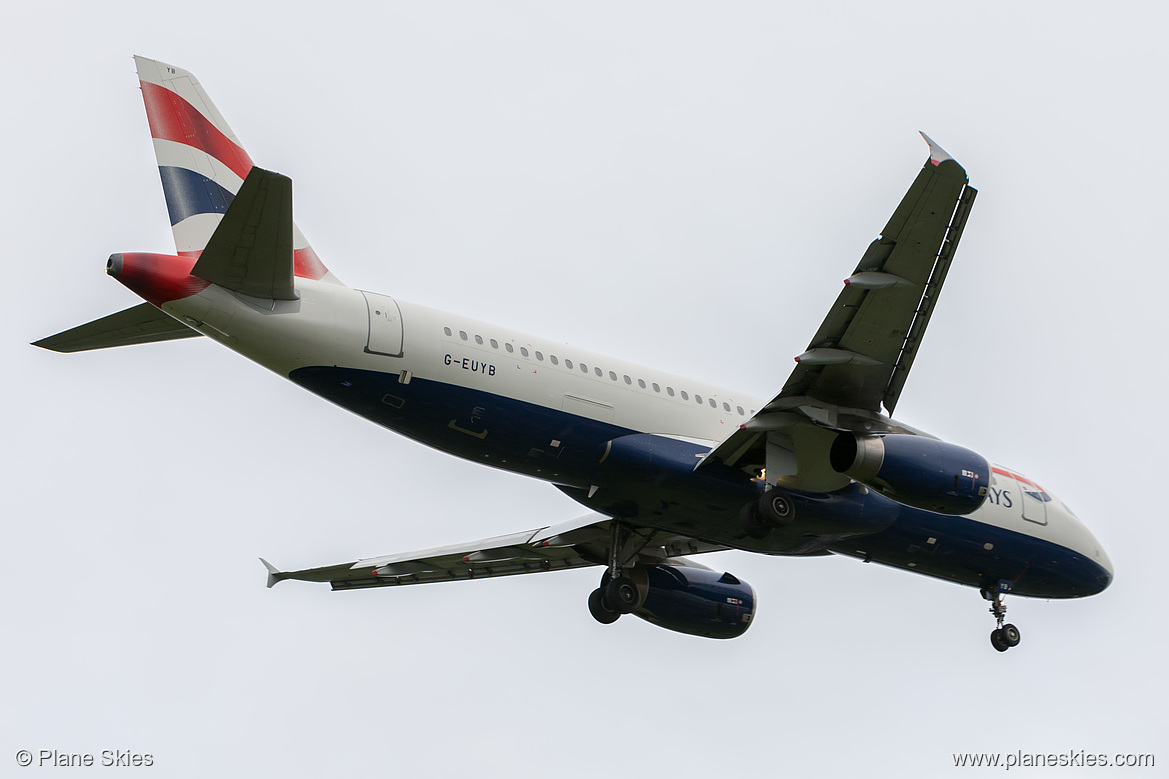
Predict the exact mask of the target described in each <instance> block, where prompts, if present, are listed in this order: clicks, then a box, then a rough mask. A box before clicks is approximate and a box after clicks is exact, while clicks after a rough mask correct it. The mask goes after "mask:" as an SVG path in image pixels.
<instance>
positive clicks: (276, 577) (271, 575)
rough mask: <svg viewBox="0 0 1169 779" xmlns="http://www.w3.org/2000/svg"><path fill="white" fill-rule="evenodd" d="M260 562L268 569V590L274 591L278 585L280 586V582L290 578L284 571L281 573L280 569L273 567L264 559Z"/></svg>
mask: <svg viewBox="0 0 1169 779" xmlns="http://www.w3.org/2000/svg"><path fill="white" fill-rule="evenodd" d="M260 562H261V563H263V564H264V567H265V568H267V569H268V589H272V588H273V587H275V586H276V585H277V584H279V583H280V582H282V581H284V580H285V579H287V578H288V576H287V575H285V573H284V571H281V570H280V569H279V568H277V567H276V566H274V565H272V563H270V562H268V561H267V560H265V559H264V558H263V557H261V558H260Z"/></svg>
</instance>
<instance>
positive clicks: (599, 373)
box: [593, 368, 605, 376]
mask: <svg viewBox="0 0 1169 779" xmlns="http://www.w3.org/2000/svg"><path fill="white" fill-rule="evenodd" d="M593 372H594V373H596V374H597V375H598V376H604V375H605V374H603V373H601V369H600V368H593Z"/></svg>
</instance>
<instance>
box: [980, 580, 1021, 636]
mask: <svg viewBox="0 0 1169 779" xmlns="http://www.w3.org/2000/svg"><path fill="white" fill-rule="evenodd" d="M1009 590H1010V585H1009V582H999V589H998V590H997V591H996V590H992V589H989V588H983V590H982V597H983V598H985V599H986V600H988V601H990V613H991V614H993V615H994V621H995V624H996V625H998V627H996V628H995V629H994V630H992V631H991V633H990V645H991V646H993V647H994V648H995V650H997V651H999V652H1005V651H1007V650H1008V649H1010V648H1011V647H1013V646H1018V645H1019V629H1018V628H1017V627H1015V626H1014V625H1012V624H1010V623H1007V624H1005V625H1004V624H1003V622H1005V621H1006V619H1005V618H1006V616H1007V604H1005V603H1003V599H1004V598H1003V596H1004V593H1006V592H1008V591H1009Z"/></svg>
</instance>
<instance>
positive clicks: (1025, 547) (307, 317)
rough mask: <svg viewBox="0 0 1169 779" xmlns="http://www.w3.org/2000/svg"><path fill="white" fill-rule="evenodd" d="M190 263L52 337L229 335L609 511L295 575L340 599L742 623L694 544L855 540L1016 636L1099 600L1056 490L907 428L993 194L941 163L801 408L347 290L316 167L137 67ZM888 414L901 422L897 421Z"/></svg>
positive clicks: (748, 603)
mask: <svg viewBox="0 0 1169 779" xmlns="http://www.w3.org/2000/svg"><path fill="white" fill-rule="evenodd" d="M135 60H136V63H137V67H138V76H139V79H140V81H141V87H142V97H143V100H144V101H145V103H146V115H147V119H148V120H149V124H150V133H151V136H152V137H153V139H154V150H155V154H156V155H157V158H158V166H159V173H160V174H161V177H162V187H163V193H164V194H165V196H166V204H167V209H168V210H169V212H170V221H171V226H172V229H173V231H174V239H175V244H176V249H177V253H176V254H173V255H171V254H148V253H122V254H114V255H112V256H111V257H110V258H109V261H108V263H107V265H106V268H107V272H108V273H109V275H111V276H113V277H114V278H115V279H117V280H118V281H120V282H121V283H122V284H124V285H125V286H126V287H128V288H129V289H130V290H132V291H133V292H135V293H137V294H138V295H139V296H141V297H142V298H143V299H145V301H146V302H145V303H141V304H139V305H137V306H134V307H133V308H129V309H126V310H125V311H121V312H119V313H117V314H113V315H111V316H107V317H105V318H103V319H99V320H97V321H94V322H90V323H88V324H85V325H81V326H80V327H75V328H73V329H72V330H67V331H65V332H63V333H59V334H58V335H54V336H51V337H49V338H45V339H43V340H41V341H38V342H37V343H36V345H37V346H42V347H45V348H47V349H52V350H55V351H59V352H74V351H82V350H87V349H100V348H104V347H110V346H121V345H127V344H141V343H148V342H154V341H167V340H172V339H178V338H191V337H195V336H200V335H202V336H206V337H208V338H211V339H213V340H215V341H218V342H219V343H221V344H223V345H224V346H226V347H228V348H229V349H232V350H233V351H236V352H238V353H239V354H242V355H243V356H245V357H247V358H249V359H251V360H253V361H255V362H257V363H259V364H260V365H262V366H264V367H265V368H268V369H269V370H272V371H275V372H276V373H278V374H279V375H281V376H285V377H287V378H288V379H290V380H292V381H293V382H295V383H297V384H299V385H300V386H302V387H304V388H305V389H307V390H309V391H310V392H313V393H315V394H317V395H319V396H320V397H322V398H325V399H326V400H330V401H332V402H333V403H336V404H337V405H339V406H342V407H343V408H346V409H349V410H350V411H352V412H354V413H356V414H360V415H361V416H363V417H365V418H366V419H369V420H371V421H373V422H376V423H377V424H379V425H382V426H383V427H386V428H389V429H390V430H394V431H396V432H398V433H401V434H402V435H405V436H407V437H409V438H412V439H414V440H416V441H419V442H421V443H423V444H426V445H428V446H432V447H434V448H436V449H440V450H442V451H445V452H449V453H450V454H453V455H455V456H457V457H462V458H465V459H468V460H473V461H475V462H480V463H483V464H485V465H490V466H493V467H496V468H501V469H504V470H508V471H513V472H516V473H522V474H525V475H528V476H531V477H534V478H536V479H541V480H544V481H547V482H550V483H551V484H553V485H554V486H555V487H556V488H558V489H559V490H561V491H562V492H563V493H564V494H565V495H567V496H568V497H570V498H571V499H573V500H575V501H576V502H577V503H580V504H581V505H582V506H584V507H585V508H587V509H588V510H589V513H588V514H587V515H585V516H583V517H581V518H580V519H576V520H573V521H570V522H565V523H563V524H556V525H551V526H548V527H540V528H538V529H536V530H527V531H524V532H521V533H514V534H512V535H507V536H501V537H498V538H488V539H484V540H481V541H473V542H471V543H465V544H455V545H453V546H446V547H440V548H437V549H428V550H425V551H420V552H408V553H404V554H390V555H385V556H383V557H371V558H367V559H363V560H358V561H356V562H347V563H342V564H339V565H329V566H325V567H321V568H310V569H307V570H301V571H280V570H278V569H277V568H275V567H274V566H272V565H271V564H269V563H267V562H266V561H265V562H264V565H265V566H267V568H268V586H269V587H271V586H272V585H274V584H276V583H277V582H280V581H283V580H285V579H301V580H305V581H311V582H329V583H330V584H331V585H332V587H333V589H334V590H349V589H355V588H359V587H396V586H401V585H406V584H423V583H426V582H440V581H451V580H462V579H479V578H487V577H492V576H510V575H513V574H521V573H539V572H542V571H558V570H564V569H569V568H580V567H583V566H600V567H602V568H603V569H604V573H603V575H602V577H601V582H600V585H599V586H598V587H597V588H596V589H595V590H593V591H592V593H591V594H590V595H589V597H588V606H589V610H590V612H591V613H592V615H593V617H595V618H596V619H597V621H599V622H602V623H611V622H614V621H616V620H617V619H618V618H619V617H621V616H622V615H624V614H633V615H635V616H637V617H641V618H642V619H645V620H647V621H649V622H651V623H653V624H655V625H659V626H661V627H664V628H667V629H669V630H675V631H678V632H681V633H689V634H693V635H698V636H707V637H710V638H733V637H736V636H739V635H742V634H743V633H744V632H745V631H746V630H747V628H748V627H750V625H751V620H752V617H753V616H754V614H755V592H754V590H753V589H752V587H751V586H750V585H749V584H747V583H746V582H744V581H741V580H740V579H738V578H736V577H735V576H734V575H732V574H730V573H724V572H721V571H715V570H711V569H709V568H707V567H705V566H702V565H699V564H698V563H695V562H693V561H691V560H689V559H687V558H686V557H684V556H683V555H696V554H700V553H705V552H713V551H718V550H725V549H742V550H746V551H750V552H758V553H760V554H768V555H780V556H784V555H787V556H814V555H829V554H840V555H846V556H849V557H855V558H857V559H860V560H864V561H865V562H877V563H882V564H884V565H888V566H893V567H895V568H900V569H902V570H905V571H910V572H913V573H918V574H924V575H926V576H932V577H935V578H938V579H944V580H947V581H951V582H955V583H958V584H962V585H966V586H969V587H974V588H977V589H978V590H979V591H980V592H981V594H982V596H983V598H985V599H986V600H988V601H990V604H991V612H992V614H993V615H994V617H995V620H996V627H995V628H994V630H993V632H992V633H991V643H992V644H993V645H994V648H995V649H997V650H999V651H1005V650H1006V649H1008V648H1009V647H1012V646H1015V645H1016V644H1018V643H1019V631H1018V629H1017V628H1016V627H1015V626H1014V625H1010V624H1004V615H1005V606H1004V605H1003V597H1004V596H1005V595H1006V594H1007V593H1013V594H1015V595H1022V596H1029V597H1039V598H1078V597H1083V596H1087V595H1092V594H1094V593H1098V592H1100V591H1102V590H1103V589H1104V588H1106V587H1107V586H1108V585H1109V583H1110V582H1111V580H1112V565H1111V563H1110V562H1109V560H1108V556H1107V555H1106V554H1105V553H1104V550H1103V549H1101V547H1100V544H1099V543H1098V542H1097V541H1096V539H1095V538H1094V537H1093V536H1092V534H1091V533H1090V532H1089V531H1088V529H1087V528H1086V527H1085V526H1084V525H1083V524H1082V523H1081V522H1080V520H1079V519H1077V518H1076V516H1075V515H1074V514H1073V513H1072V511H1071V510H1070V509H1069V508H1068V507H1067V506H1066V505H1064V503H1063V502H1061V501H1060V500H1059V499H1058V498H1056V497H1055V496H1054V495H1052V494H1051V493H1049V492H1047V491H1046V490H1044V489H1043V488H1042V487H1040V486H1039V484H1038V483H1037V482H1035V481H1034V480H1032V479H1029V478H1027V477H1025V476H1023V475H1022V474H1020V473H1018V472H1016V471H1013V470H1010V469H1007V468H1002V467H999V466H997V465H991V464H990V463H988V462H987V460H986V459H985V458H983V457H982V456H981V455H979V454H976V453H974V452H972V451H970V450H969V449H964V448H962V447H960V446H956V445H954V444H950V443H946V442H944V441H940V440H938V439H937V438H934V437H933V436H930V435H928V434H926V433H923V432H922V431H920V430H915V429H913V428H911V427H909V426H908V425H905V424H903V423H901V422H898V421H895V420H894V419H892V417H891V415H892V413H893V410H894V408H895V407H896V405H897V400H898V398H899V397H900V395H901V390H902V387H904V385H905V381H906V379H907V377H908V376H909V370H910V368H911V367H912V366H913V361H914V358H915V357H916V356H917V350H918V347H919V346H920V344H921V340H922V337H923V335H924V334H925V330H926V326H927V325H928V324H929V320H930V316H931V315H932V314H933V311H934V307H935V305H936V303H937V299H938V295H939V293H940V292H941V289H942V284H943V282H944V281H945V279H946V273H947V271H948V270H949V267H950V262H951V260H952V259H953V256H954V250H955V248H956V247H957V245H958V240H959V238H960V237H961V235H962V229H963V226H964V225H965V223H966V218H967V216H968V214H969V213H970V208H971V205H972V204H973V202H974V197H975V190H974V189H973V188H971V187H970V186H969V185H968V184H967V178H966V173H965V171H964V170H963V169H962V167H961V166H960V165H959V164H958V163H957V162H956V161H955V160H954V159H953V158H951V157H950V155H948V154H947V153H946V152H945V151H943V150H942V149H941V148H940V147H939V146H938V145H937V144H935V143H934V142H933V141H930V140H929V138H926V141H927V142H928V143H929V151H930V156H929V159H928V160H927V161H926V163H925V165H924V167H923V168H922V170H921V172H920V173H919V174H918V176H917V178H916V179H915V180H914V182H913V184H912V186H911V187H910V188H909V191H908V192H907V193H906V195H905V197H904V198H903V199H902V201H901V203H900V204H899V205H898V206H897V208H896V210H895V211H894V212H893V216H892V218H890V220H889V223H888V224H887V225H885V228H884V229H883V230H882V231H881V234H880V236H879V237H878V238H877V239H876V240H874V241H873V242H872V243H871V244H870V245H869V247H868V248H867V249H866V250H865V252H864V255H863V256H862V257H861V260H860V263H859V264H858V265H857V266H856V270H855V271H853V273H852V275H851V276H849V278H848V279H846V280H845V282H844V284H845V286H844V289H843V290H842V291H841V292H840V295H839V297H837V299H836V302H835V303H834V304H833V306H832V308H831V309H830V310H829V312H828V315H827V316H826V317H825V319H824V321H823V323H822V324H821V325H820V329H819V330H817V331H816V334H815V335H814V336H813V338H812V341H811V343H810V344H809V345H808V349H807V351H805V352H804V353H803V354H801V355H800V356H799V357H796V366H795V369H794V370H793V371H792V373H791V375H790V376H789V377H788V380H787V382H786V383H785V384H784V385H783V388H782V389H781V390H780V391H779V393H778V394H777V395H775V397H773V398H770V399H758V398H752V397H748V396H746V395H743V394H741V393H739V392H736V391H733V390H728V389H724V388H722V387H718V386H714V385H711V384H707V383H705V382H702V381H694V380H692V379H687V378H683V377H681V376H673V375H668V374H666V373H663V372H661V371H657V370H654V369H652V368H648V367H644V366H641V365H634V364H632V363H629V362H625V361H622V360H618V359H614V358H612V357H607V356H605V355H601V354H594V353H592V352H587V351H584V350H583V349H578V348H576V347H570V346H567V345H565V344H559V343H553V342H551V341H547V340H543V339H540V338H537V337H535V336H531V335H526V334H523V333H517V332H512V331H509V330H507V329H505V328H502V327H497V326H495V325H491V324H488V323H486V322H477V321H472V320H470V319H467V318H465V317H462V316H459V315H458V314H451V313H445V312H442V311H436V310H434V309H430V308H425V307H422V306H418V305H414V304H412V303H406V302H404V301H401V300H396V299H394V298H392V297H388V296H386V295H381V294H377V293H373V292H366V291H363V290H357V289H352V288H350V287H347V286H345V285H344V284H342V283H341V282H340V280H338V279H337V277H336V276H334V275H333V274H332V273H331V272H330V271H329V270H328V269H327V268H326V267H325V265H324V264H323V263H322V262H321V260H320V259H319V258H318V257H317V255H316V254H315V253H314V252H313V250H312V247H311V246H309V244H308V241H306V240H305V238H304V236H303V235H302V234H301V232H300V230H299V229H297V226H296V224H295V223H294V222H293V219H292V182H291V181H290V180H289V179H288V178H286V177H284V176H281V175H279V174H277V173H273V172H270V171H267V170H263V169H261V168H258V167H255V166H254V165H253V164H252V160H251V158H250V157H249V156H248V154H247V152H245V151H244V149H243V147H242V146H241V145H240V143H239V141H238V140H237V139H236V136H235V133H233V132H232V130H231V128H230V127H229V126H228V124H227V122H226V121H225V120H224V119H223V116H222V115H221V114H220V113H219V111H218V110H217V109H216V108H215V105H214V104H213V103H212V102H211V100H210V98H208V96H207V93H206V92H204V90H203V88H202V87H201V86H200V85H199V82H198V81H197V80H196V79H195V77H194V76H193V75H191V74H190V73H189V72H187V71H185V70H181V69H179V68H175V67H172V66H170V65H166V64H163V63H161V62H156V61H154V60H148V59H144V58H141V57H137V58H135ZM882 406H883V407H884V412H885V413H883V412H882Z"/></svg>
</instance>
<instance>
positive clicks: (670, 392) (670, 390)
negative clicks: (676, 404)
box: [666, 387, 674, 398]
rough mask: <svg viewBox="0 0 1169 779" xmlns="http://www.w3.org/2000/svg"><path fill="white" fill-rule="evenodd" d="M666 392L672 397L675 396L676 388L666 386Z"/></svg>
mask: <svg viewBox="0 0 1169 779" xmlns="http://www.w3.org/2000/svg"><path fill="white" fill-rule="evenodd" d="M666 394H667V395H669V396H670V397H671V398H672V397H674V388H673V387H666Z"/></svg>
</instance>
